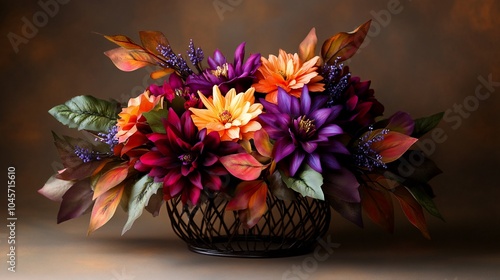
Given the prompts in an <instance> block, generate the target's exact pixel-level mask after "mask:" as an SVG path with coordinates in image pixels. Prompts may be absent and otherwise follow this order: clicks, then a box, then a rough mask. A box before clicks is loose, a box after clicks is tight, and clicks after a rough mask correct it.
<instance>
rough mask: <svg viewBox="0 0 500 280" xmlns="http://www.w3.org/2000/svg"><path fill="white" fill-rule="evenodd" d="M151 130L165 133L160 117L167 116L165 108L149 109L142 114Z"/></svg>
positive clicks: (164, 117)
mask: <svg viewBox="0 0 500 280" xmlns="http://www.w3.org/2000/svg"><path fill="white" fill-rule="evenodd" d="M142 115H143V116H144V117H145V118H146V120H147V122H148V124H149V126H150V127H151V129H152V130H153V132H158V133H165V132H166V131H165V127H164V126H163V122H162V119H166V118H167V117H168V110H167V109H166V108H164V109H159V110H151V111H149V112H147V113H143V114H142Z"/></svg>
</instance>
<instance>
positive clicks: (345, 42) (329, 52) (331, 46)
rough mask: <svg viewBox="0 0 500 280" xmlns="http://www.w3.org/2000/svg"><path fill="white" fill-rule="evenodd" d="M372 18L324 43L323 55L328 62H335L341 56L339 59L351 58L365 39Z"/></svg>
mask: <svg viewBox="0 0 500 280" xmlns="http://www.w3.org/2000/svg"><path fill="white" fill-rule="evenodd" d="M370 23H371V20H369V21H367V22H365V23H363V24H362V25H360V26H359V27H358V28H356V29H355V30H354V31H352V32H348V33H346V32H340V33H338V34H336V35H334V36H333V37H331V38H330V39H328V40H326V41H325V42H324V43H323V46H322V48H321V56H322V57H323V60H324V61H325V63H326V64H333V63H334V61H335V60H336V59H337V58H338V57H340V60H339V61H344V60H347V59H349V58H351V57H352V56H353V55H354V54H355V53H356V51H358V48H359V47H360V46H361V44H362V43H363V41H364V40H365V37H366V34H367V33H368V29H369V28H370Z"/></svg>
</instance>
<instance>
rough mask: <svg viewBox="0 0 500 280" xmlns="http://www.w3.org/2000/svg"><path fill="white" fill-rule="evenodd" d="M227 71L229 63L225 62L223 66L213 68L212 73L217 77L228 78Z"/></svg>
mask: <svg viewBox="0 0 500 280" xmlns="http://www.w3.org/2000/svg"><path fill="white" fill-rule="evenodd" d="M227 72H228V66H227V63H224V64H223V65H222V67H221V66H217V69H215V70H212V74H213V75H214V76H215V77H217V78H220V76H223V77H225V78H227Z"/></svg>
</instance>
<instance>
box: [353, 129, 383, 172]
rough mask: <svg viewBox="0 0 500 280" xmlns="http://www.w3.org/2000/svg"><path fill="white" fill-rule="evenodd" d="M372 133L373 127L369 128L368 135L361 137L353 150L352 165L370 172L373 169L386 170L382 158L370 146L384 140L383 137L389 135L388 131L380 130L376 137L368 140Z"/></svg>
mask: <svg viewBox="0 0 500 280" xmlns="http://www.w3.org/2000/svg"><path fill="white" fill-rule="evenodd" d="M372 131H373V127H370V128H369V131H368V133H366V134H365V135H363V136H362V137H361V138H360V139H359V141H358V145H357V146H356V148H355V152H354V153H353V157H354V163H355V164H356V165H357V166H359V167H363V168H367V169H368V170H370V171H372V170H373V169H374V168H377V167H378V168H387V166H386V165H385V163H384V162H383V161H382V156H381V155H380V154H379V153H377V151H375V150H373V149H372V147H371V145H372V144H373V143H376V142H380V141H383V140H384V136H385V135H386V134H387V133H389V129H382V130H381V131H380V132H379V133H377V135H375V136H374V137H372V138H371V139H368V138H369V137H370V135H371V133H372Z"/></svg>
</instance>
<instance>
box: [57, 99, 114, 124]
mask: <svg viewBox="0 0 500 280" xmlns="http://www.w3.org/2000/svg"><path fill="white" fill-rule="evenodd" d="M49 113H50V114H51V115H52V116H54V118H56V119H57V120H58V121H59V122H61V123H62V124H64V125H67V126H68V127H69V128H77V129H78V130H90V131H99V132H107V131H108V129H109V128H110V127H111V126H113V125H114V124H115V123H116V119H117V118H118V114H117V103H116V102H110V101H106V100H102V99H97V98H95V97H93V96H89V95H80V96H76V97H73V98H72V99H70V100H69V101H67V102H66V103H64V104H61V105H57V106H55V107H54V108H52V109H50V110H49Z"/></svg>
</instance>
